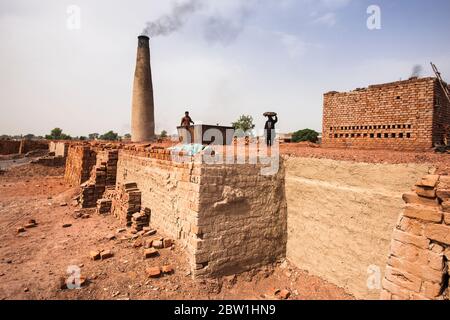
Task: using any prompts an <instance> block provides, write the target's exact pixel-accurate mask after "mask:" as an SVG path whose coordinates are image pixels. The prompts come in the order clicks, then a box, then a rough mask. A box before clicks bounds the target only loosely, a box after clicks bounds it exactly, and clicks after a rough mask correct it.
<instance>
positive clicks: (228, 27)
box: [203, 5, 252, 45]
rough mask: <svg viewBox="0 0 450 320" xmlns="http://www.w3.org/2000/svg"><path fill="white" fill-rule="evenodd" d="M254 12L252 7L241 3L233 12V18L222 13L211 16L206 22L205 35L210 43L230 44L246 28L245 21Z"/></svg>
mask: <svg viewBox="0 0 450 320" xmlns="http://www.w3.org/2000/svg"><path fill="white" fill-rule="evenodd" d="M251 13H252V7H250V6H248V5H241V6H240V7H239V8H237V9H236V11H235V12H234V14H233V18H227V17H224V16H222V15H214V16H211V17H209V18H208V19H207V20H206V22H205V24H204V29H203V30H204V31H203V36H204V37H205V40H206V41H207V42H208V43H211V44H214V43H220V44H222V45H229V44H230V43H232V42H233V41H234V40H236V39H237V37H238V36H239V35H240V34H241V32H242V31H243V30H244V27H245V23H246V21H247V19H248V18H249V16H250V15H251Z"/></svg>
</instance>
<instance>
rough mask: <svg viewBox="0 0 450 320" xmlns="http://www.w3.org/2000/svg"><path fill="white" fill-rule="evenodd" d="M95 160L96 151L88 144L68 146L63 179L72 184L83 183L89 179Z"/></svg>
mask: <svg viewBox="0 0 450 320" xmlns="http://www.w3.org/2000/svg"><path fill="white" fill-rule="evenodd" d="M95 162H96V153H95V151H92V150H91V148H90V147H89V146H83V145H74V146H71V147H69V151H68V154H67V161H66V171H65V175H64V179H65V180H66V181H67V182H68V183H70V184H72V185H74V186H78V185H81V184H83V183H84V182H86V181H88V180H89V179H90V177H91V171H92V168H93V167H94V166H95Z"/></svg>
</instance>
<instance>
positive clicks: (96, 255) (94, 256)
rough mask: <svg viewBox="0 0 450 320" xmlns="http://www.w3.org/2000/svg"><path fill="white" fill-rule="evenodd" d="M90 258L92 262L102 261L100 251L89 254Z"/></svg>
mask: <svg viewBox="0 0 450 320" xmlns="http://www.w3.org/2000/svg"><path fill="white" fill-rule="evenodd" d="M89 256H90V257H91V259H92V260H94V261H95V260H100V251H91V252H89Z"/></svg>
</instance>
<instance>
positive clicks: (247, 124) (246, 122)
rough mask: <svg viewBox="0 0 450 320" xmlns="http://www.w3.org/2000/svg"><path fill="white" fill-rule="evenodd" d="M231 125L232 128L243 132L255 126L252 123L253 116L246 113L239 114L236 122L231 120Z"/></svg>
mask: <svg viewBox="0 0 450 320" xmlns="http://www.w3.org/2000/svg"><path fill="white" fill-rule="evenodd" d="M231 125H232V126H233V128H234V130H242V131H244V132H247V131H249V130H252V129H254V128H255V125H254V124H253V117H252V116H248V115H247V116H246V115H242V116H240V118H239V119H238V120H237V121H236V122H233V123H232V124H231Z"/></svg>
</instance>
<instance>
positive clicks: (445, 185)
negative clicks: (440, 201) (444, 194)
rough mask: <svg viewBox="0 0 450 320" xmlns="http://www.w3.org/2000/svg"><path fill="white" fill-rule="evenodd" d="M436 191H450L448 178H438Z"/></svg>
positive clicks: (449, 179)
mask: <svg viewBox="0 0 450 320" xmlns="http://www.w3.org/2000/svg"><path fill="white" fill-rule="evenodd" d="M438 189H449V190H450V176H440V177H439V183H438Z"/></svg>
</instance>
